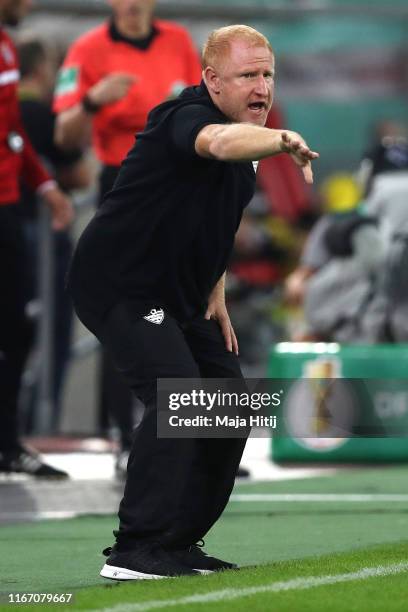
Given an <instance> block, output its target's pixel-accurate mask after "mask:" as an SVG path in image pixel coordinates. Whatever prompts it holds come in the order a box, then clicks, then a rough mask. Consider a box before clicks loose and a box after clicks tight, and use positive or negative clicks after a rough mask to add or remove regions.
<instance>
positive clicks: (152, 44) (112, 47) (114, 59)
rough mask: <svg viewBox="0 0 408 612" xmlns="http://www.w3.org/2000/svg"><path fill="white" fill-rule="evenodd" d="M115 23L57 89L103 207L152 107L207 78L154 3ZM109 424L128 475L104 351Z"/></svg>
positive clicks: (122, 405) (123, 403)
mask: <svg viewBox="0 0 408 612" xmlns="http://www.w3.org/2000/svg"><path fill="white" fill-rule="evenodd" d="M109 4H110V6H111V8H112V16H111V18H110V19H109V21H107V22H105V23H103V24H102V25H100V26H98V27H96V28H94V29H93V30H91V31H89V32H88V33H86V34H85V35H83V36H81V37H80V38H79V39H78V40H77V41H76V42H74V43H73V45H72V46H71V47H70V48H69V50H68V53H67V56H66V58H65V61H64V63H63V66H62V69H61V71H60V73H59V79H58V82H57V86H56V90H55V101H54V110H55V111H56V112H57V113H58V119H57V124H56V142H57V144H58V145H59V146H62V147H64V148H65V149H72V148H76V147H78V146H80V147H84V146H86V144H87V142H88V140H89V138H91V139H92V146H93V150H94V152H95V154H96V157H97V158H98V160H99V161H100V163H101V173H100V177H99V203H100V202H101V201H102V199H103V197H104V195H105V194H106V193H107V192H108V191H110V189H111V188H112V186H113V184H114V182H115V179H116V176H117V174H118V171H119V167H120V164H121V162H122V160H123V159H124V157H125V156H126V154H127V152H128V150H129V149H130V148H131V146H132V145H133V142H134V138H135V134H136V133H137V132H140V131H142V130H143V128H144V126H145V123H146V119H147V115H148V113H149V111H150V109H151V108H153V107H154V106H156V105H157V104H159V103H160V102H163V101H164V100H166V99H169V98H172V97H174V96H176V95H178V94H179V93H180V91H181V90H182V89H184V88H185V87H186V86H189V85H195V84H198V83H199V82H200V80H201V66H200V61H199V58H198V53H197V51H196V49H195V47H194V45H193V42H192V40H191V38H190V36H189V34H188V33H187V32H186V30H185V29H184V28H182V27H181V26H179V25H177V24H174V23H171V22H167V21H162V20H158V19H155V18H154V8H155V5H156V2H155V0H110V1H109ZM99 404H100V407H99V412H100V415H101V421H102V426H103V427H104V426H105V427H106V425H107V416H108V415H110V416H113V418H114V421H115V422H116V424H117V425H118V427H119V431H120V452H119V454H118V457H117V463H116V471H117V474H118V475H119V476H124V474H125V471H126V464H127V458H128V453H129V449H130V446H131V434H132V429H133V424H134V421H133V398H132V395H131V393H130V391H129V390H128V389H127V387H126V386H125V385H124V383H123V381H122V379H121V378H120V376H119V374H118V373H117V372H116V371H115V369H114V368H113V365H112V363H111V361H110V359H109V357H108V355H106V353H105V352H103V353H102V362H101V368H100V396H99Z"/></svg>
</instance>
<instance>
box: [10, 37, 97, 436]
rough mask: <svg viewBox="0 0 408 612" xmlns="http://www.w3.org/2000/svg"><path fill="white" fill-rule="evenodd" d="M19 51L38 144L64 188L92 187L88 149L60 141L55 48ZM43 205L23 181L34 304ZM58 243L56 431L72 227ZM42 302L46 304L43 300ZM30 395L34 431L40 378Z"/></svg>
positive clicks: (28, 122) (28, 425)
mask: <svg viewBox="0 0 408 612" xmlns="http://www.w3.org/2000/svg"><path fill="white" fill-rule="evenodd" d="M17 51H18V56H19V62H20V75H21V76H20V84H19V89H18V91H19V100H20V110H21V116H22V120H23V124H24V128H25V130H26V132H27V134H28V137H29V139H30V141H31V143H32V145H33V147H34V149H35V150H36V152H37V153H38V154H39V155H40V156H41V159H42V161H43V162H44V164H45V165H46V167H47V168H48V170H49V172H50V173H51V174H52V175H53V176H54V178H55V180H56V181H57V183H58V185H59V186H60V188H61V189H62V190H63V191H65V192H69V191H70V190H73V189H84V188H86V187H88V186H89V185H90V182H91V173H90V169H89V164H88V163H87V161H86V160H85V159H84V156H83V152H82V151H81V150H80V149H78V150H76V151H75V150H72V151H64V150H63V149H61V148H60V147H59V146H58V145H56V144H55V142H54V129H55V115H54V113H53V112H52V110H51V101H52V92H53V89H54V84H55V75H56V62H55V57H54V55H53V53H52V51H51V49H50V48H48V47H46V46H45V45H44V43H43V42H41V41H40V40H38V39H33V38H28V39H26V40H22V41H21V42H20V43H19V44H18V46H17ZM39 205H40V203H39V201H38V197H37V195H36V193H35V192H34V191H32V190H31V189H29V188H28V187H27V186H26V185H24V184H22V197H21V202H20V212H21V218H22V221H23V226H24V235H25V238H26V247H27V262H28V265H27V266H26V297H25V299H26V303H27V304H28V305H29V304H30V303H32V304H34V303H35V300H38V298H39V296H38V289H39V279H38V274H37V272H38V256H39V246H40V245H39V240H40V238H41V235H40V231H41V229H40V223H39V216H38V212H39V209H38V207H39ZM52 245H53V259H54V265H53V270H54V279H53V288H54V308H55V312H56V314H57V316H55V317H54V318H53V323H54V330H53V351H52V353H53V366H54V367H53V380H52V409H53V411H52V422H51V423H50V431H52V432H55V431H57V429H58V422H59V416H60V412H61V391H62V388H63V382H64V377H65V372H66V367H67V364H68V361H69V353H70V344H71V324H72V315H73V309H72V304H71V299H70V297H69V295H68V293H67V292H66V291H65V286H64V285H65V277H66V273H67V271H68V266H69V261H70V258H71V253H72V238H71V231H70V228H67V229H64V230H59V231H55V232H53V239H52ZM40 307H41V308H42V307H44V305H41V304H40ZM36 310H38V309H35V311H36ZM34 318H35V315H34ZM27 395H29V397H26V403H27V404H28V405H27V413H28V414H27V415H26V418H25V432H26V433H31V432H32V425H33V421H34V417H35V412H36V398H37V385H36V384H35V385H34V387H33V388H31V393H30V394H27Z"/></svg>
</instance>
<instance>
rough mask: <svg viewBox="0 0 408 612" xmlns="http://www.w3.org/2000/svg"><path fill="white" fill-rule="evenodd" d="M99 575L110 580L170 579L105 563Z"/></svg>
mask: <svg viewBox="0 0 408 612" xmlns="http://www.w3.org/2000/svg"><path fill="white" fill-rule="evenodd" d="M99 575H100V576H102V578H110V580H159V579H160V578H171V576H159V575H158V574H144V573H143V572H135V571H134V570H130V569H127V568H126V567H115V566H114V565H108V564H107V563H105V565H104V566H103V568H102V569H101V571H100V574H99Z"/></svg>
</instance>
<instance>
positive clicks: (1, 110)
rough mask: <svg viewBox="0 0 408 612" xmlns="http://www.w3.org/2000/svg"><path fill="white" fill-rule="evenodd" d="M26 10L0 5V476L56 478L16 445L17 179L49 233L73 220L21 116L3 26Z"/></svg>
mask: <svg viewBox="0 0 408 612" xmlns="http://www.w3.org/2000/svg"><path fill="white" fill-rule="evenodd" d="M30 5H31V1H30V0H0V115H1V121H0V278H1V282H2V291H1V299H0V415H1V428H0V472H7V473H9V472H25V473H28V474H31V475H33V476H40V477H42V476H45V477H59V478H61V477H66V476H67V475H66V474H65V472H61V471H59V470H56V469H54V468H52V467H51V466H48V465H47V464H45V463H43V462H42V460H41V459H40V458H39V457H38V456H36V455H35V454H34V453H32V452H31V451H29V450H27V449H26V448H24V447H23V446H22V445H21V443H20V441H19V435H18V414H17V398H18V391H19V387H20V380H21V374H22V370H23V366H24V362H25V358H26V355H27V348H28V346H29V328H28V324H27V321H26V318H25V314H24V295H23V280H24V267H25V265H26V260H25V257H24V240H23V235H22V226H21V220H20V219H19V211H18V207H17V203H18V201H19V198H20V187H19V185H20V180H23V181H24V182H25V183H27V185H28V186H29V187H30V188H31V189H33V190H35V191H37V193H39V194H40V195H41V196H42V198H43V200H44V202H45V204H46V205H47V206H48V207H49V208H50V211H51V216H52V225H53V228H54V229H56V230H62V229H64V228H65V227H67V226H68V225H69V223H70V222H71V220H72V217H73V210H72V205H71V202H70V200H69V199H68V198H67V197H66V196H65V195H64V194H63V193H62V192H61V191H60V190H59V189H58V187H57V185H56V183H55V181H53V180H52V179H51V177H50V175H49V174H48V173H47V172H46V171H45V169H44V168H43V166H42V165H41V163H40V162H39V160H38V158H37V156H36V154H35V152H34V150H33V148H32V146H31V144H30V141H29V139H28V137H27V136H26V134H25V132H24V129H23V125H22V121H21V117H20V110H19V101H18V97H17V85H18V80H19V68H18V61H17V54H16V49H15V46H14V43H13V41H12V39H11V38H10V36H9V35H8V34H7V32H6V31H5V30H4V29H3V26H15V25H17V24H18V23H19V21H20V20H21V19H22V18H23V17H24V15H25V14H26V12H27V11H28V9H29V8H30Z"/></svg>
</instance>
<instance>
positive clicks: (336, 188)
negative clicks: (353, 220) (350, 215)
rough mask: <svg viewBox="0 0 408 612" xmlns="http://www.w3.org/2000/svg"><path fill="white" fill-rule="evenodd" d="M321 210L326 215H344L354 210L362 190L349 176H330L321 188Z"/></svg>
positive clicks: (358, 202)
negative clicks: (326, 213)
mask: <svg viewBox="0 0 408 612" xmlns="http://www.w3.org/2000/svg"><path fill="white" fill-rule="evenodd" d="M321 194H322V199H323V208H324V211H325V212H328V213H344V212H348V211H351V210H353V209H354V208H356V207H357V206H358V205H359V204H360V202H361V198H362V190H361V188H360V186H359V185H358V183H357V181H356V180H355V179H354V178H353V176H352V175H351V174H347V173H337V174H332V175H331V176H330V177H329V178H328V179H326V181H324V183H323V185H322V187H321Z"/></svg>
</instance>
